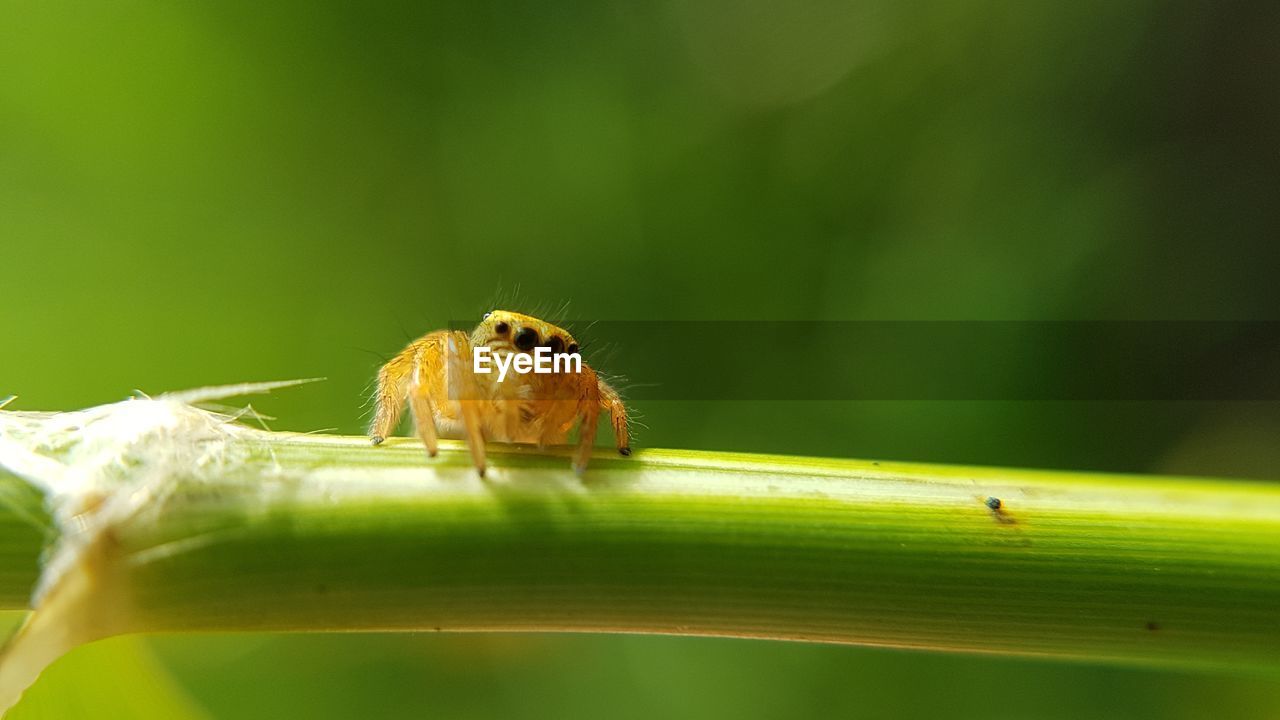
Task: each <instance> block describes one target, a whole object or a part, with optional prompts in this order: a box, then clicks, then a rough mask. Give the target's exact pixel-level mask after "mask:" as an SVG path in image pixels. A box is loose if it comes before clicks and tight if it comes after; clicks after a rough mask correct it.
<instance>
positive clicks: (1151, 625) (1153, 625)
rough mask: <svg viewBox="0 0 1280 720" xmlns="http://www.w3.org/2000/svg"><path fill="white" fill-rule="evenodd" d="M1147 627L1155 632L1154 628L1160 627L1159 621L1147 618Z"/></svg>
mask: <svg viewBox="0 0 1280 720" xmlns="http://www.w3.org/2000/svg"><path fill="white" fill-rule="evenodd" d="M1147 629H1148V630H1150V631H1151V632H1155V631H1156V630H1159V629H1160V623H1158V622H1156V621H1155V620H1148V621H1147Z"/></svg>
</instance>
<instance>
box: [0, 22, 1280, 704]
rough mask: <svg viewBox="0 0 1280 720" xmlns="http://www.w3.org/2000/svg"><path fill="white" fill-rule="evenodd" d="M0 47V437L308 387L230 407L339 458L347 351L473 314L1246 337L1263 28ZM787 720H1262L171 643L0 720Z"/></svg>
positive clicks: (1211, 428)
mask: <svg viewBox="0 0 1280 720" xmlns="http://www.w3.org/2000/svg"><path fill="white" fill-rule="evenodd" d="M0 17H3V21H2V22H0V317H3V320H4V323H3V338H4V342H3V352H0V396H3V395H5V394H8V393H16V394H18V395H19V396H20V397H19V400H18V401H17V403H16V404H15V405H14V407H16V408H20V409H42V410H43V409H59V408H74V407H80V406H84V405H87V404H94V403H101V402H107V401H112V400H116V399H119V398H121V397H124V396H125V395H127V394H128V393H129V392H130V391H131V390H132V389H134V388H139V389H141V390H144V391H147V392H159V391H164V390H170V389H179V388H185V387H192V386H200V385H208V384H218V383H230V382H240V381H249V380H270V379H283V378H295V377H312V376H323V377H327V378H328V381H327V382H324V383H320V384H316V385H311V386H307V387H305V388H301V389H296V390H291V391H287V392H283V393H279V394H277V395H275V396H272V397H269V398H264V399H261V400H255V401H254V402H255V407H257V408H259V409H260V410H262V411H263V412H266V413H270V414H271V415H274V416H277V417H278V418H279V420H278V421H276V422H274V423H272V426H273V427H275V428H278V429H295V430H317V429H333V430H336V431H340V432H344V433H355V432H360V431H362V429H363V426H364V423H365V422H366V420H367V413H368V407H367V406H366V404H365V402H366V399H367V395H368V382H369V380H370V378H371V377H372V374H373V372H374V370H375V369H376V367H377V365H378V364H380V362H381V359H380V358H381V357H385V356H388V355H390V354H393V353H394V352H396V351H397V350H399V348H400V347H402V346H403V345H404V343H405V342H406V340H407V339H408V338H410V337H413V336H417V335H419V334H422V333H424V332H426V331H428V330H432V329H436V328H439V327H443V326H445V325H446V324H447V323H448V322H450V321H458V320H468V319H472V318H477V317H478V316H479V315H480V314H481V313H482V312H483V311H485V310H487V309H489V308H490V306H491V305H492V304H493V303H495V301H496V299H502V300H505V302H504V303H503V304H506V305H509V306H512V309H529V308H533V307H547V306H559V305H560V304H561V303H563V302H565V301H568V302H570V309H569V311H568V312H567V313H566V314H567V315H568V316H570V317H575V318H583V319H592V318H602V319H610V320H680V319H698V320H714V319H735V320H753V319H771V320H790V319H795V320H813V319H818V320H850V319H977V320H981V319H1013V320H1019V319H1035V320H1047V319H1105V320H1113V319H1167V320H1168V319H1172V320H1179V319H1251V320H1252V319H1267V320H1277V319H1280V312H1278V310H1280V304H1278V301H1280V290H1278V286H1277V282H1276V278H1277V266H1278V265H1277V261H1278V260H1280V248H1277V238H1280V203H1278V202H1277V199H1278V198H1280V92H1278V86H1277V84H1276V78H1277V77H1280V51H1278V48H1280V45H1277V43H1276V42H1275V37H1276V30H1277V28H1280V6H1277V5H1276V4H1275V3H1271V2H1263V1H1261V0H1259V1H1258V2H1252V3H1250V2H1237V3H1216V2H1212V1H1211V0H1202V1H1200V2H1164V3H1161V2H1153V1H1148V0H1132V1H1131V2H1124V3H1115V2H1102V1H1100V0H1085V1H1084V2H1079V3H1060V4H1052V3H1040V2H1029V3H1027V2H1016V1H1014V0H970V1H969V2H956V1H955V0H937V1H935V2H921V1H918V0H907V1H906V2H891V1H889V0H862V1H859V2H835V1H831V0H815V1H812V2H763V1H761V0H739V1H738V2H728V1H727V0H708V1H706V2H696V3H695V2H674V1H673V2H658V3H628V2H616V1H605V2H574V1H570V2H561V3H533V2H483V1H482V2H446V3H439V2H428V3H412V2H390V3H378V4H374V5H369V4H365V3H354V2H351V3H344V2H319V3H303V2H290V1H287V0H285V1H281V2H273V3H250V2H217V3H213V2H176V3H175V2H154V1H148V0H124V1H122V2H112V3H75V2H61V1H50V2H38V3H33V2H22V1H20V0H0ZM744 344H745V342H744ZM695 361H696V360H695V358H694V356H693V355H692V354H691V352H690V349H686V348H673V350H672V354H671V362H672V364H673V365H675V366H678V365H679V364H680V363H686V362H695ZM606 369H607V368H606ZM836 371H838V368H837V370H836ZM1022 371H1023V372H1027V373H1035V372H1037V368H1035V367H1028V368H1024V369H1023V370H1022ZM632 380H633V381H635V382H643V381H644V380H645V379H644V378H633V379H632ZM637 410H638V412H639V413H640V415H641V418H642V420H643V422H644V423H645V424H646V425H647V428H643V429H641V431H640V432H639V433H638V438H637V443H636V444H637V445H638V446H640V447H644V446H674V447H689V448H714V449H737V450H753V451H761V452H778V453H803V454H819V455H830V456H848V457H884V458H895V459H903V460H914V461H936V462H967V463H981V464H994V465H1031V466H1042V467H1067V468H1075V469H1098V470H1114V471H1138V472H1175V473H1196V474H1211V475H1223V476H1228V475H1229V476H1245V477H1258V478H1268V479H1274V478H1275V477H1276V475H1277V473H1276V471H1275V468H1276V467H1280V462H1278V461H1280V443H1276V442H1275V438H1276V437H1277V434H1278V433H1280V408H1278V407H1277V406H1276V403H1262V402H1258V403H1072V402H1058V403H1029V402H1022V403H1019V402H1003V403H996V402H983V403H978V402H969V403H942V402H910V403H908V402H699V403H694V402H678V401H663V402H651V403H647V404H642V405H641V406H639V407H638V408H637ZM818 713H835V714H838V715H841V716H850V717H869V718H879V717H886V718H887V717H897V718H932V717H939V716H944V717H981V718H987V717H990V718H1023V717H1042V718H1076V717H1082V716H1088V717H1103V718H1105V717H1134V718H1138V717H1142V718H1146V717H1150V718H1200V717H1224V716H1249V715H1253V716H1259V715H1274V714H1276V713H1280V689H1277V687H1276V686H1275V683H1274V681H1273V679H1260V678H1233V677H1220V676H1200V675H1184V674H1173V673H1161V672H1154V671H1144V670H1133V669H1119V668H1104V667H1092V666H1086V665H1070V664H1062V663H1048V662H1038V661H1016V660H1009V659H990V658H980V657H961V656H939V655H928V654H910V653H900V652H893V651H885V650H869V649H859V648H844V647H819V646H803V645H791V644H771V643H763V642H748V641H731V640H690V639H679V638H642V637H557V636H538V637H507V636H456V637H450V636H403V637H398V636H377V637H367V636H344V637H330V636H307V637H260V636H232V637H164V638H150V639H137V638H126V639H118V640H112V641H108V642H106V643H101V644H98V645H94V646H90V647H88V648H84V649H82V650H80V651H77V652H76V653H73V654H72V655H71V656H69V657H68V658H66V659H64V660H63V661H61V662H59V663H58V664H57V665H56V666H55V667H54V668H53V669H52V670H51V671H50V672H49V674H48V676H47V677H46V678H45V679H44V680H43V681H42V682H41V683H40V684H39V685H38V686H37V687H36V688H35V690H33V691H32V693H31V694H30V697H29V699H28V701H27V703H26V704H25V705H24V706H23V707H22V709H21V711H20V712H19V713H17V714H18V715H20V716H22V717H80V716H82V717H89V716H92V717H98V718H114V717H121V718H132V717H214V718H279V717H308V718H348V717H419V716H433V717H459V718H494V717H536V718H543V717H545V718H596V717H601V716H606V717H622V718H629V717H636V718H641V717H672V716H676V717H702V718H715V717H726V718H728V717H733V718H757V717H758V718H766V717H767V718H773V717H786V716H812V715H816V714H818Z"/></svg>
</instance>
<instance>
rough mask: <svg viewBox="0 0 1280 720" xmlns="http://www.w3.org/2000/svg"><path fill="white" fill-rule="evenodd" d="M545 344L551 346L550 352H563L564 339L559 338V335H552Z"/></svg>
mask: <svg viewBox="0 0 1280 720" xmlns="http://www.w3.org/2000/svg"><path fill="white" fill-rule="evenodd" d="M547 344H548V345H550V346H551V352H553V353H556V354H557V355H559V354H560V353H562V352H564V340H561V339H560V336H559V335H552V336H551V341H550V342H549V343H547Z"/></svg>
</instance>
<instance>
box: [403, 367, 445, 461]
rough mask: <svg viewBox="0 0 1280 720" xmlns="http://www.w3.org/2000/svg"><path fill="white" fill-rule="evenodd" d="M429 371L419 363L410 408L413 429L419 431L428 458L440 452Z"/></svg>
mask: <svg viewBox="0 0 1280 720" xmlns="http://www.w3.org/2000/svg"><path fill="white" fill-rule="evenodd" d="M426 373H427V370H426V368H424V367H423V363H422V362H419V363H418V367H417V368H416V369H415V371H414V378H413V387H412V389H411V390H410V391H409V407H410V408H411V409H412V411H413V427H414V429H416V430H417V431H418V437H419V438H420V439H421V440H422V445H423V447H425V448H426V449H427V457H435V456H436V453H437V452H438V451H439V447H438V445H439V443H438V442H436V410H435V406H434V405H432V403H431V387H430V385H429V384H428V378H427V377H426Z"/></svg>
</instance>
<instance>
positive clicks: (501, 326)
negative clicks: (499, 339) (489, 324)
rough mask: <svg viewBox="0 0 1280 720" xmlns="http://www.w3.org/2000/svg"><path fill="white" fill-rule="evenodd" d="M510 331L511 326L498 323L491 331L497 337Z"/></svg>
mask: <svg viewBox="0 0 1280 720" xmlns="http://www.w3.org/2000/svg"><path fill="white" fill-rule="evenodd" d="M510 329H511V326H510V325H508V324H506V323H505V322H500V323H498V324H497V325H494V326H493V331H494V332H495V333H497V334H499V335H506V334H507V331H508V330H510Z"/></svg>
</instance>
